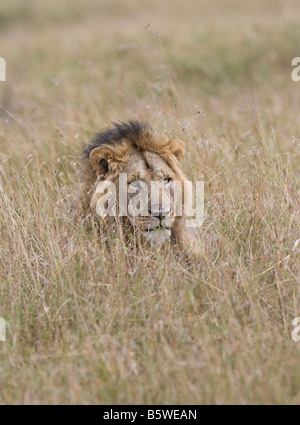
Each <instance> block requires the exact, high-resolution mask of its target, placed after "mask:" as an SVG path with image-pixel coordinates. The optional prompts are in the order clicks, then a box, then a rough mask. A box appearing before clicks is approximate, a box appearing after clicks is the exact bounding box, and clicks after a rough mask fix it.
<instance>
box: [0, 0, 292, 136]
mask: <svg viewBox="0 0 300 425" xmlns="http://www.w3.org/2000/svg"><path fill="white" fill-rule="evenodd" d="M299 9H300V4H299V2H298V1H296V0H287V1H280V0H272V1H271V0H262V1H258V0H257V1H246V0H242V1H241V0H226V1H217V0H201V1H199V0H198V1H196V0H187V1H186V2H181V1H178V0H172V1H170V0H169V1H168V0H166V1H164V2H160V1H156V0H154V1H153V0H151V1H147V0H143V1H136V0H128V1H126V2H123V1H118V0H114V1H105V0H102V1H96V0H87V1H78V0H74V1H72V2H71V1H68V0H62V1H57V0H54V1H51V2H47V1H38V0H28V1H26V2H24V1H22V0H15V1H13V2H11V1H8V0H2V1H1V5H0V28H1V29H0V31H1V52H0V54H1V56H2V57H4V58H5V60H6V63H7V82H6V83H4V84H1V85H0V102H1V106H2V112H1V123H2V125H5V124H7V123H5V120H9V121H10V120H11V119H12V117H11V115H13V116H14V118H15V119H17V120H18V122H19V124H21V125H23V126H26V127H27V128H28V130H29V131H30V134H31V135H33V133H38V132H39V129H40V128H42V127H43V124H46V125H47V126H48V125H49V120H50V121H53V123H55V125H56V126H59V127H60V129H61V131H63V130H66V131H69V130H70V129H72V131H73V132H74V131H75V132H76V134H77V133H78V131H80V132H84V133H85V134H86V133H89V132H93V131H94V130H96V129H98V128H99V127H101V126H103V125H105V124H106V123H107V122H109V120H115V119H126V118H132V117H133V118H134V117H138V118H145V119H149V121H151V122H152V123H153V124H155V125H158V127H160V128H162V127H163V126H164V125H165V126H166V127H168V129H172V128H174V129H175V130H176V131H177V130H179V129H180V128H181V127H182V126H183V127H185V126H186V125H187V124H188V121H191V120H192V121H193V120H194V121H195V118H194V117H195V116H196V118H197V124H196V126H197V129H198V130H199V131H204V130H206V129H207V127H210V128H212V126H216V128H215V129H216V130H217V132H218V133H222V132H224V131H227V130H228V128H230V130H229V131H231V132H234V128H236V129H237V127H239V125H238V124H237V121H240V122H241V121H242V125H241V130H245V131H247V127H248V126H249V124H251V125H254V127H255V124H254V119H255V118H256V120H259V119H260V118H258V117H256V109H257V108H263V110H264V112H265V115H264V118H261V119H262V120H269V121H270V122H269V124H273V125H280V124H281V123H282V124H283V125H286V124H287V123H286V121H288V122H289V123H290V124H291V127H290V130H291V131H292V132H293V131H295V129H294V128H292V126H293V124H295V122H296V121H297V120H298V118H299V114H298V109H299V100H298V93H299V87H300V85H297V84H296V83H295V82H293V81H292V80H291V71H292V67H291V60H292V58H293V57H295V56H297V55H299V54H300V53H299V38H300V26H299V21H298V16H299ZM4 109H6V110H7V111H8V112H9V113H5V111H4ZM224 113H226V117H224ZM10 114H11V115H10ZM270 114H272V118H271V116H270ZM232 121H234V124H233V127H234V128H232ZM243 121H244V122H243ZM245 121H246V122H245ZM35 122H39V129H37V128H35V125H34V123H35ZM157 122H158V123H157ZM297 122H298V121H297ZM156 123H157V124H156ZM258 124H259V123H258V122H256V126H257V125H258ZM29 127H30V128H29ZM36 136H38V134H36Z"/></svg>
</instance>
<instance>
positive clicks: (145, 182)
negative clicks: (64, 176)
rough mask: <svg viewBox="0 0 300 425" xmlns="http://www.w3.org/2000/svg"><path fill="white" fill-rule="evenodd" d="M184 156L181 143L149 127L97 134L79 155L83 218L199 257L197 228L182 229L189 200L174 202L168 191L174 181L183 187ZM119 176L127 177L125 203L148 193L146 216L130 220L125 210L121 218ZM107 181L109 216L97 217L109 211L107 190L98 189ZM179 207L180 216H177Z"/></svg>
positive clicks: (130, 125)
mask: <svg viewBox="0 0 300 425" xmlns="http://www.w3.org/2000/svg"><path fill="white" fill-rule="evenodd" d="M183 157H184V144H183V142H181V141H179V140H177V139H171V140H168V138H167V137H166V136H165V135H159V134H157V133H156V132H155V131H154V130H153V129H152V127H151V126H150V125H149V124H148V123H147V122H140V121H129V122H126V123H113V126H112V128H110V129H107V130H105V131H102V132H100V133H98V134H97V135H96V136H95V138H94V139H93V140H92V141H90V142H89V143H88V144H86V145H85V147H84V150H83V172H82V185H81V201H80V203H81V209H82V211H84V215H86V214H91V216H92V217H93V216H94V217H95V216H99V217H100V219H99V220H97V221H98V222H100V225H101V223H103V224H104V223H105V224H106V225H107V224H108V226H109V227H110V226H116V225H117V226H118V228H119V229H121V230H123V231H124V230H126V232H127V233H128V232H129V233H130V234H136V233H139V234H141V235H142V237H143V238H144V239H145V240H146V241H147V242H149V243H150V244H152V245H153V244H154V245H155V246H157V245H161V244H164V243H166V242H167V241H169V242H170V243H171V244H172V246H173V247H175V248H177V249H179V250H183V251H184V252H185V253H187V254H188V256H189V258H194V256H195V255H196V256H199V254H200V243H199V240H198V238H197V235H196V231H195V229H194V228H188V227H187V226H186V215H185V206H184V205H182V203H183V201H182V199H183V198H184V199H185V200H186V199H187V198H189V197H190V195H186V194H185V195H184V196H179V197H177V199H175V198H176V197H175V196H174V186H172V184H173V182H179V183H180V185H181V186H182V187H184V182H185V181H187V178H186V177H185V175H184V173H183V171H182V168H181V162H182V160H183ZM120 176H126V178H127V179H126V184H127V193H126V202H129V203H130V202H131V201H132V200H133V196H134V195H136V193H138V192H139V190H140V189H141V187H142V186H143V187H144V188H145V189H146V190H148V195H147V194H146V201H147V202H146V204H147V205H146V210H145V208H144V207H145V205H143V208H144V210H143V211H144V214H139V215H136V216H134V214H130V213H129V212H128V211H127V214H123V215H121V216H120V205H119V201H118V200H119V199H120V197H119V195H120ZM107 182H109V183H113V184H114V186H115V188H116V199H115V204H114V208H115V209H114V212H115V215H113V216H110V215H108V214H107V213H106V214H101V211H103V210H104V207H106V211H108V209H107V207H108V205H109V202H110V199H109V197H107V190H102V189H103V186H101V185H103V184H104V183H105V184H106V183H107ZM153 182H154V183H157V184H159V187H160V192H159V196H158V197H156V203H155V204H154V205H153V203H152V204H151V206H152V208H150V203H151V195H152V192H153V187H152V183H153ZM101 187H102V189H101ZM99 188H100V189H99ZM183 192H184V190H183ZM164 195H165V198H164V199H167V200H168V201H169V202H168V203H167V205H163V197H164ZM105 196H106V198H105ZM104 198H105V201H106V202H104ZM178 202H180V204H181V205H178ZM100 203H101V205H102V207H101V208H100V207H99V205H100ZM176 203H177V204H176ZM178 207H180V208H179V210H180V212H181V214H178V215H177V214H176V210H178ZM140 210H141V209H139V211H140ZM145 211H146V213H145Z"/></svg>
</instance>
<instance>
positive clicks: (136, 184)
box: [129, 180, 141, 189]
mask: <svg viewBox="0 0 300 425" xmlns="http://www.w3.org/2000/svg"><path fill="white" fill-rule="evenodd" d="M129 187H130V188H131V189H139V188H140V187H141V185H140V182H139V181H138V180H134V181H133V182H131V183H129Z"/></svg>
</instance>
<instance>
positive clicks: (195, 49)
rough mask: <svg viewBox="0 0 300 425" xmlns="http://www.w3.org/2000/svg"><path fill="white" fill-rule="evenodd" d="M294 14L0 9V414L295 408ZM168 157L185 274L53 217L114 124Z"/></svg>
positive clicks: (297, 86)
mask: <svg viewBox="0 0 300 425" xmlns="http://www.w3.org/2000/svg"><path fill="white" fill-rule="evenodd" d="M299 14H300V4H299V2H297V1H296V0H295V1H294V0H286V1H279V0H275V1H271V0H260V1H258V0H257V1H240V0H223V1H217V0H201V1H196V0H187V1H185V2H181V1H179V0H173V1H170V0H168V1H164V2H161V1H158V0H152V1H146V0H145V1H137V0H127V1H126V2H124V1H121V0H117V1H108V0H107V1H106V0H105V1H93V0H87V1H79V0H74V1H67V0H62V1H58V0H53V1H51V2H48V1H44V0H43V1H38V0H28V1H26V2H24V1H21V0H14V1H13V2H12V1H9V0H2V1H1V5H0V34H1V44H0V47H1V49H0V56H1V57H3V58H5V60H6V79H7V81H6V82H0V146H1V149H0V238H1V239H0V316H1V317H2V318H4V319H5V321H6V341H5V342H4V341H3V342H0V403H1V404H56V403H59V404H75V403H76V404H77V403H79V404H98V403H100V404H116V403H117V404H136V403H137V404H140V403H144V404H183V403H187V404H231V403H236V404H249V403H250V404H290V403H292V404H298V403H300V341H299V342H295V341H293V339H292V338H291V332H292V330H293V326H292V320H293V318H294V317H298V316H300V286H299V284H300V261H299V256H300V243H299V238H300V220H299V218H300V217H299V208H300V189H299V183H300V173H299V166H300V82H298V83H297V82H294V81H292V79H291V72H292V66H291V61H292V58H294V57H296V56H300V45H299V40H300V25H299ZM128 119H139V120H147V121H148V122H149V123H150V124H151V125H152V126H153V128H154V129H156V130H157V131H160V132H162V133H164V134H166V135H168V136H170V137H176V138H178V139H180V140H182V141H183V142H184V143H185V148H186V155H185V159H184V162H183V169H184V171H185V173H186V175H187V176H188V178H189V179H190V180H203V181H204V187H205V221H204V223H203V225H202V227H201V229H200V236H201V240H202V242H203V244H204V246H205V250H204V253H203V258H202V259H201V261H199V263H197V264H194V265H192V266H188V265H186V264H185V263H184V262H183V261H181V260H180V258H179V259H178V258H176V257H175V255H174V254H173V253H172V250H171V249H169V247H168V246H165V247H162V248H157V249H152V250H151V249H147V248H145V249H144V251H142V252H141V251H140V252H138V251H136V252H134V253H132V252H129V250H128V249H127V247H125V246H122V245H120V244H117V243H116V244H115V246H113V248H112V249H111V250H110V251H109V250H108V249H107V247H106V246H105V244H104V243H103V241H102V240H101V239H100V238H99V235H98V233H97V230H96V229H95V228H93V227H92V228H91V229H90V230H87V229H86V228H85V226H83V225H81V224H80V223H79V224H78V223H74V221H72V219H71V217H70V216H69V213H68V209H67V208H66V205H67V204H68V202H70V201H72V199H73V197H74V193H75V192H76V189H77V187H78V181H79V180H78V169H79V168H80V154H81V150H82V146H83V144H84V143H86V142H87V141H88V140H89V139H90V138H91V137H92V136H93V135H94V133H95V132H96V131H100V130H103V129H105V128H106V127H107V126H109V125H110V123H111V122H112V121H119V120H120V121H123V120H128Z"/></svg>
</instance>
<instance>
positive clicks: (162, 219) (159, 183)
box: [123, 151, 176, 243]
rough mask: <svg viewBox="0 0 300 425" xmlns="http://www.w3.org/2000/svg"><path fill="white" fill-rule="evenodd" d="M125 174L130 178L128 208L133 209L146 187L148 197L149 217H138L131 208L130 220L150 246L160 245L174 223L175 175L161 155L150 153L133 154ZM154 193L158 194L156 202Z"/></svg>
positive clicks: (125, 168)
mask: <svg viewBox="0 0 300 425" xmlns="http://www.w3.org/2000/svg"><path fill="white" fill-rule="evenodd" d="M123 172H125V173H127V176H128V192H127V193H128V195H127V199H128V205H131V202H132V201H133V200H134V198H135V197H136V195H137V194H141V193H142V192H143V188H144V187H145V186H144V184H146V185H147V190H146V193H145V201H146V203H147V205H145V211H144V213H148V214H147V215H144V214H139V215H137V216H135V215H134V214H133V211H131V210H132V208H131V209H130V208H129V211H128V219H129V220H130V222H131V223H132V225H133V226H134V227H136V228H137V229H139V230H140V231H142V233H143V235H144V236H145V237H146V238H147V239H148V240H149V241H151V242H158V243H161V242H163V241H164V240H165V239H168V238H169V237H170V235H171V228H172V226H173V224H174V222H175V205H174V193H173V192H174V191H173V189H172V182H173V181H175V180H176V174H175V172H174V171H173V170H172V168H171V167H170V166H169V165H168V164H167V163H166V161H165V160H164V159H163V158H162V157H161V156H160V155H159V154H157V153H155V152H150V151H146V152H144V153H140V152H134V153H132V154H131V155H130V157H129V160H128V162H127V163H126V165H125V167H124V169H123ZM155 190H157V192H156V199H155V194H154V191H155ZM157 195H158V196H157ZM151 200H152V202H151ZM138 207H141V205H138Z"/></svg>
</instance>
